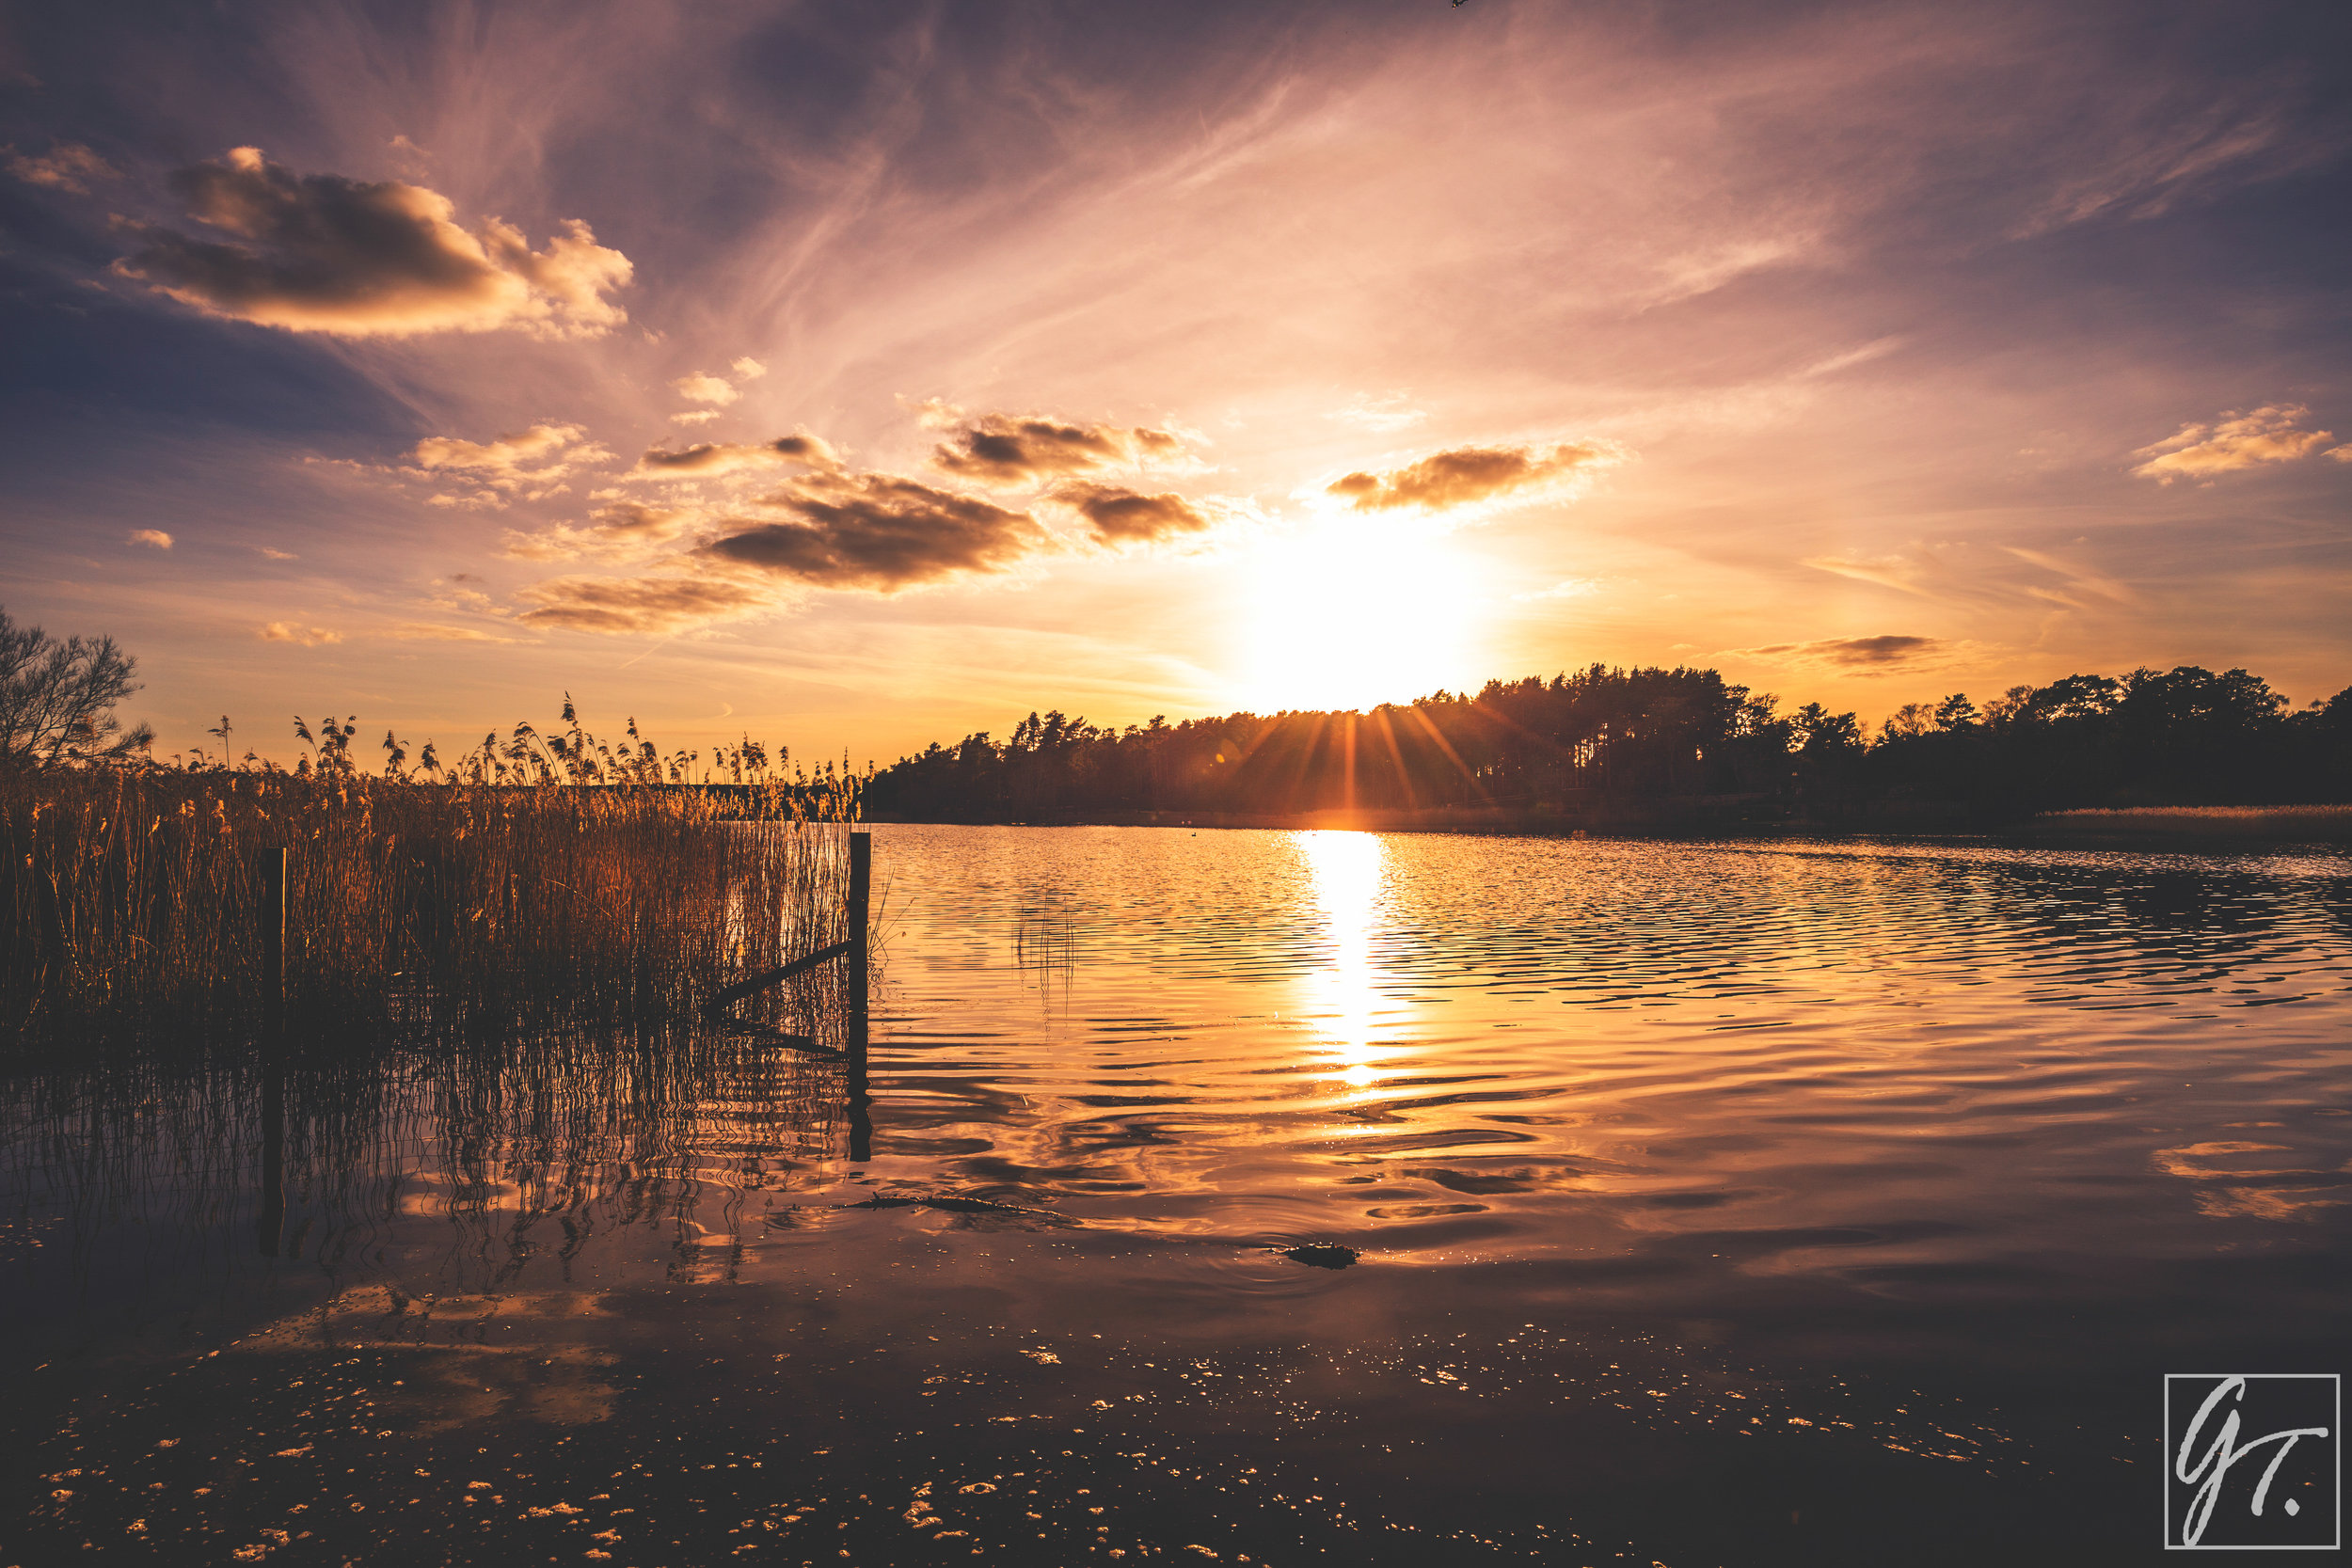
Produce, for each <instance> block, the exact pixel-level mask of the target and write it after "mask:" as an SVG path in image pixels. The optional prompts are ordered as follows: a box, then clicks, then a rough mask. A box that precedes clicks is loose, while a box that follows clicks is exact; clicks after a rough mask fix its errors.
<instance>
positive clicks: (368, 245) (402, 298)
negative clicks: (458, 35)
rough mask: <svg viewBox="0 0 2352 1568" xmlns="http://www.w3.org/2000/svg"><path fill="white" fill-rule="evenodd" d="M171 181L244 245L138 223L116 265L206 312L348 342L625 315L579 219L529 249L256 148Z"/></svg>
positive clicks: (501, 226) (414, 193)
mask: <svg viewBox="0 0 2352 1568" xmlns="http://www.w3.org/2000/svg"><path fill="white" fill-rule="evenodd" d="M170 184H171V188H172V190H173V192H174V193H175V194H177V195H178V196H179V197H180V198H182V199H183V200H184V201H185V202H186V203H187V206H188V214H189V215H190V216H191V217H193V218H195V219H196V220H197V221H199V223H202V224H205V225H207V226H208V227H210V228H212V229H215V230H219V231H221V232H222V233H225V234H229V235H233V236H234V237H235V238H236V239H237V240H238V241H242V242H245V243H243V244H224V243H221V242H218V241H215V240H207V239H191V238H189V237H188V236H186V235H184V234H181V233H179V232H177V231H175V230H168V229H163V228H160V227H157V226H154V225H148V224H137V225H133V226H132V228H133V229H134V230H135V232H137V233H138V235H139V236H140V237H141V239H143V240H144V241H145V242H146V243H145V244H144V245H142V246H141V248H140V249H138V250H137V251H135V253H133V254H132V255H130V256H127V257H125V258H123V259H122V260H121V261H117V262H116V263H115V270H116V271H117V272H118V273H119V274H121V275H122V276H124V277H135V278H138V279H140V280H141V281H143V282H145V283H147V284H149V285H150V286H151V287H152V288H154V289H155V290H157V291H158V292H160V293H164V294H167V295H168V296H169V297H171V298H173V299H176V300H179V301H180V302H181V303H182V304H183V305H191V306H194V307H196V308H197V309H199V310H202V311H204V312H206V313H207V314H210V315H215V316H225V317H229V318H230V319H232V320H236V321H246V322H253V323H256V324H258V325H263V326H278V327H284V328H285V329H287V330H288V331H293V332H327V333H334V334H338V335H341V336H345V337H372V336H381V337H405V336H411V335H414V334H417V333H423V332H487V331H495V330H499V329H501V328H515V329H517V330H521V331H525V332H530V333H533V334H535V335H537V336H541V337H550V338H583V337H595V336H597V335H599V334H601V333H603V332H605V331H606V330H608V329H610V328H611V327H612V326H614V325H618V324H619V323H621V322H623V321H625V320H627V319H628V317H627V315H626V313H625V312H624V311H623V310H622V309H620V307H619V306H617V305H614V304H612V302H611V301H609V300H607V299H606V298H605V297H604V296H605V294H606V293H609V292H611V291H612V290H615V289H618V288H620V287H621V286H623V285H624V284H626V283H628V280H629V277H630V274H631V271H632V268H631V266H630V263H629V260H628V257H626V256H624V255H622V254H621V253H620V252H619V251H617V250H611V249H607V248H606V247H605V246H603V245H598V244H596V235H595V233H594V232H592V231H591V230H590V229H589V227H588V226H587V225H586V224H585V223H581V222H580V221H578V220H577V219H573V220H569V221H567V222H566V223H565V224H564V233H562V234H560V235H558V236H556V237H555V238H554V239H553V240H551V241H549V242H548V248H547V249H546V250H544V251H534V250H532V248H531V245H530V242H529V241H528V240H526V239H525V238H524V236H523V233H522V230H519V229H516V227H514V226H513V225H512V224H509V223H506V222H504V221H503V220H501V219H499V218H485V220H484V221H483V224H482V227H481V230H480V232H479V233H473V232H469V231H468V230H465V229H463V228H461V227H459V226H458V224H457V223H456V222H455V220H454V214H455V212H456V208H455V207H454V205H453V203H452V202H451V201H450V199H449V198H447V197H445V196H442V195H440V194H439V193H438V192H436V191H430V190H427V189H425V188H424V187H422V186H421V185H409V184H404V183H401V182H398V181H380V182H367V181H358V180H347V179H344V178H343V177H342V176H341V175H334V174H296V173H294V171H293V170H291V169H289V168H287V167H285V166H283V165H279V164H273V163H271V162H270V161H269V160H268V159H266V158H264V157H263V156H262V152H261V150H260V149H258V148H251V147H240V148H237V149H235V150H232V151H230V153H229V155H228V156H227V157H226V158H223V159H222V160H220V161H219V162H217V163H208V164H196V165H193V166H189V167H186V168H183V169H180V170H177V171H176V172H174V173H173V174H172V176H171V177H170Z"/></svg>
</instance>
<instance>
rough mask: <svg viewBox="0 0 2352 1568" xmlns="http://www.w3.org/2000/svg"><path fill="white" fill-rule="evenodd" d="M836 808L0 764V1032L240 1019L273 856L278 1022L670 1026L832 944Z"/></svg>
mask: <svg viewBox="0 0 2352 1568" xmlns="http://www.w3.org/2000/svg"><path fill="white" fill-rule="evenodd" d="M607 777H608V778H609V777H611V775H610V774H608V775H607ZM855 809H856V798H855V791H854V787H853V785H852V784H848V783H845V782H840V781H834V780H820V781H819V782H818V784H814V785H810V784H806V783H803V784H797V785H796V784H788V783H786V782H784V781H781V780H778V779H775V778H773V777H772V776H771V777H769V778H767V779H765V780H759V779H756V778H755V781H754V782H753V784H747V785H745V786H742V787H725V786H723V787H721V788H718V789H712V788H707V787H703V786H696V785H686V784H666V783H663V784H655V783H605V784H562V783H557V782H554V781H553V780H551V779H547V778H545V777H544V776H543V778H542V782H540V783H537V784H529V785H515V784H497V783H489V782H468V783H447V784H432V783H418V782H410V781H408V780H406V779H402V778H389V779H372V778H368V777H365V776H363V775H359V774H358V773H356V772H355V771H352V770H349V769H348V768H347V767H346V768H321V769H311V770H306V772H305V773H303V774H301V775H293V774H287V773H283V772H277V771H264V770H246V771H236V772H230V771H222V770H211V771H173V770H169V769H152V770H144V771H130V770H117V769H85V770H67V771H48V772H31V771H9V772H0V854H4V855H5V857H6V867H5V870H4V871H0V936H4V937H5V942H6V947H5V949H4V950H0V958H5V974H0V1040H6V1039H10V1038H13V1039H15V1040H17V1041H18V1042H20V1043H26V1042H35V1041H39V1040H41V1039H51V1040H57V1039H61V1038H67V1037H82V1038H86V1037H88V1035H89V1033H90V1032H91V1031H92V1030H93V1029H97V1030H102V1031H106V1032H113V1031H116V1030H119V1029H121V1028H125V1027H127V1028H131V1029H133V1030H135V1031H136V1032H139V1033H143V1034H152V1033H153V1032H155V1031H158V1030H161V1031H164V1032H167V1033H177V1034H182V1035H218V1034H219V1033H221V1032H223V1031H238V1030H245V1029H248V1028H250V1027H252V1026H254V1025H255V1024H256V1023H257V1022H259V1021H260V1019H261V1018H262V1014H263V1012H264V1007H263V998H262V990H263V978H264V965H265V952H264V939H263V935H262V930H263V921H264V915H263V911H262V896H263V887H264V874H263V869H262V868H263V866H264V863H265V862H266V861H267V859H268V858H270V857H272V856H274V854H275V852H276V851H278V850H279V849H281V848H283V849H287V850H289V851H291V855H290V861H289V871H288V876H287V888H286V907H287V916H286V942H285V959H284V962H285V975H286V999H285V1012H286V1017H287V1019H288V1021H289V1022H290V1023H292V1024H294V1026H296V1027H298V1028H303V1029H308V1030H310V1031H311V1032H313V1033H315V1032H316V1031H318V1030H320V1029H329V1028H332V1029H337V1030H340V1031H342V1032H343V1033H352V1032H354V1031H356V1032H357V1035H369V1036H379V1035H382V1034H385V1033H388V1032H389V1033H392V1034H397V1035H399V1036H401V1037H405V1038H408V1039H412V1040H421V1039H429V1038H435V1037H454V1036H459V1035H470V1036H477V1037H478V1036H482V1035H485V1034H495V1033H498V1032H501V1031H503V1032H511V1031H513V1030H515V1029H516V1028H546V1027H556V1028H561V1027H567V1026H575V1025H596V1024H611V1023H617V1022H636V1023H649V1022H660V1021H664V1020H670V1019H674V1018H675V1017H677V1016H678V1015H681V1014H683V1013H685V1012H687V1011H689V1010H690V1009H691V1007H692V1006H694V1005H695V1004H696V1003H697V1002H698V1001H700V1000H701V999H703V998H705V997H707V996H708V995H709V994H710V993H711V992H712V991H713V990H717V989H718V988H719V987H721V986H723V985H724V984H726V983H727V982H728V981H730V980H732V979H735V978H738V977H739V976H740V975H742V974H745V973H747V972H751V971H756V970H760V969H764V968H771V967H774V966H776V965H778V964H781V963H783V962H785V961H786V960H787V959H789V958H795V957H798V956H799V955H800V954H802V953H803V952H806V951H808V950H810V949H811V948H814V947H818V946H821V945H824V944H827V943H830V942H838V941H841V940H843V939H844V938H845V937H846V936H847V935H848V932H847V931H846V930H845V929H843V928H842V920H843V914H842V908H843V890H844V888H845V886H846V881H847V858H848V857H847V843H846V832H847V828H846V823H847V820H848V819H849V818H850V817H851V816H854V815H855ZM832 967H837V966H832ZM813 983H822V982H821V981H819V982H813ZM805 991H806V988H801V994H800V1000H801V1002H802V1003H803V1005H805V1004H806V1003H807V1001H808V997H807V996H806V994H805ZM790 1001H791V998H789V997H780V998H775V999H771V1001H770V1002H769V1004H768V1005H769V1006H771V1008H772V1007H774V1006H786V1005H789V1003H790ZM357 1035H355V1037H357Z"/></svg>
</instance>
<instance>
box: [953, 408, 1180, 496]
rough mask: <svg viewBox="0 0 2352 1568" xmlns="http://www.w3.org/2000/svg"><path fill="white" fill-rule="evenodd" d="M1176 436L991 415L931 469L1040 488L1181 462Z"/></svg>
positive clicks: (961, 433) (963, 432) (958, 437)
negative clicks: (1117, 467) (1115, 469)
mask: <svg viewBox="0 0 2352 1568" xmlns="http://www.w3.org/2000/svg"><path fill="white" fill-rule="evenodd" d="M1183 453H1184V442H1183V441H1182V440H1181V439H1180V438H1178V437H1177V436H1175V435H1174V434H1172V433H1171V432H1168V431H1165V430H1152V429H1149V428H1147V427H1144V426H1140V425H1138V426H1136V427H1134V428H1122V427H1120V426H1119V425H1107V424H1072V423H1069V422H1067V421H1065V420H1053V419H1047V418H1045V417H1044V416H1043V415H1039V414H1021V415H1012V414H988V415H983V416H982V417H981V418H979V419H977V420H972V421H971V422H970V423H968V424H965V425H963V426H961V428H959V429H958V430H956V431H955V432H954V433H953V434H952V435H950V436H948V437H947V439H946V440H945V441H943V442H941V443H940V445H939V447H938V449H937V450H936V451H933V452H932V453H931V466H932V467H935V468H938V469H939V470H941V471H942V472H943V473H950V474H954V475H956V476H957V477H958V478H960V479H970V480H977V481H978V482H979V483H982V484H997V485H1015V484H1041V483H1045V482H1046V481H1047V480H1052V479H1058V478H1061V477H1063V476H1065V475H1069V474H1084V473H1092V472H1093V471H1094V470H1095V469H1097V468H1101V467H1105V466H1106V465H1108V464H1112V463H1131V462H1134V461H1136V460H1137V459H1138V458H1145V457H1177V456H1181V455H1183Z"/></svg>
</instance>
